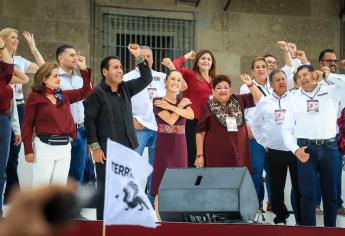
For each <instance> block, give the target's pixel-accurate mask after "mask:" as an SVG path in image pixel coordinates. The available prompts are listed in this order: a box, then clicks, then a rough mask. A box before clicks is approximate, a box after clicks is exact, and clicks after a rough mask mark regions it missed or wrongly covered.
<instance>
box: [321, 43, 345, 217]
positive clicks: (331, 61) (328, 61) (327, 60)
mask: <svg viewBox="0 0 345 236" xmlns="http://www.w3.org/2000/svg"><path fill="white" fill-rule="evenodd" d="M337 62H338V60H337V55H336V53H335V51H334V50H333V49H329V48H328V49H325V50H322V51H321V52H320V55H319V66H320V69H321V71H329V72H331V73H336V71H337ZM325 84H326V83H325ZM326 85H327V84H326ZM344 107H345V98H343V99H342V100H340V103H339V110H338V117H339V116H340V114H341V111H342V110H343V109H344ZM338 133H339V128H338V125H337V136H336V137H338ZM342 167H343V156H342V154H341V153H340V152H339V155H338V157H337V181H336V183H337V184H336V185H337V206H338V210H337V213H338V214H339V215H345V208H344V207H343V200H342V198H341V179H342V173H343V171H342ZM317 188H318V190H317V206H318V207H319V206H320V203H321V192H320V180H319V179H318V183H317ZM319 211H321V209H320V208H319Z"/></svg>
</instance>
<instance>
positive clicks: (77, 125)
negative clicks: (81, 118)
mask: <svg viewBox="0 0 345 236" xmlns="http://www.w3.org/2000/svg"><path fill="white" fill-rule="evenodd" d="M75 126H76V127H77V129H79V128H84V123H80V124H75Z"/></svg>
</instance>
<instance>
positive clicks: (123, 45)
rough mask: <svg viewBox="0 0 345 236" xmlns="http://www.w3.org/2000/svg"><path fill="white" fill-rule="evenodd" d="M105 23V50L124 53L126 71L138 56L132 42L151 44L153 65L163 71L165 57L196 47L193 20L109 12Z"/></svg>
mask: <svg viewBox="0 0 345 236" xmlns="http://www.w3.org/2000/svg"><path fill="white" fill-rule="evenodd" d="M103 23H104V24H103V25H104V31H103V47H102V48H103V53H102V54H103V56H104V57H106V56H110V55H116V56H118V57H120V59H121V61H122V65H123V67H124V72H125V73H126V72H128V71H130V70H131V69H133V68H134V60H133V58H132V57H131V56H130V53H129V52H128V49H127V46H128V44H129V43H138V44H139V45H141V46H149V47H151V49H152V52H153V62H154V64H153V69H154V70H156V71H161V72H166V68H165V67H164V66H162V65H161V61H162V59H163V58H165V57H170V58H171V59H173V58H176V57H178V56H181V55H184V54H185V53H187V52H188V51H190V50H192V49H193V48H194V22H193V21H192V20H180V19H170V18H157V17H145V16H130V15H120V14H119V15H117V14H110V13H105V14H104V15H103Z"/></svg>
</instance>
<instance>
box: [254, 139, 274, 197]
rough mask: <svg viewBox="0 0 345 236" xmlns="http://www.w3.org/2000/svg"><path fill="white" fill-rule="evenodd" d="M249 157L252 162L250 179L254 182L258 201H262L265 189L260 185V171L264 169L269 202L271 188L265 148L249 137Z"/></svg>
mask: <svg viewBox="0 0 345 236" xmlns="http://www.w3.org/2000/svg"><path fill="white" fill-rule="evenodd" d="M249 146H250V159H251V162H252V167H253V172H252V174H251V175H252V179H253V182H254V186H255V190H256V194H257V195H258V200H259V203H262V201H263V200H264V196H265V189H264V187H263V185H262V173H263V171H264V169H265V171H266V189H267V194H268V201H269V202H271V188H270V180H269V171H268V165H267V157H266V150H265V148H264V147H263V146H261V145H260V144H259V143H258V142H256V140H255V139H249Z"/></svg>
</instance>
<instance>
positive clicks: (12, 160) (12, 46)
mask: <svg viewBox="0 0 345 236" xmlns="http://www.w3.org/2000/svg"><path fill="white" fill-rule="evenodd" d="M0 35H1V37H2V38H3V39H4V42H5V46H6V49H7V51H8V52H9V54H10V56H11V57H12V60H13V64H14V66H15V67H14V75H15V76H13V78H12V80H11V82H10V83H11V84H12V87H13V89H14V96H13V97H14V99H13V101H14V102H15V103H16V105H15V106H16V107H17V111H18V118H19V124H20V126H22V122H23V116H24V95H23V92H22V90H23V88H22V84H25V83H27V82H29V78H28V77H27V76H26V75H25V73H35V72H36V71H37V69H38V68H39V66H40V65H42V64H43V63H44V59H43V57H42V56H41V54H40V52H39V51H38V49H37V48H36V44H35V39H34V36H33V34H30V33H29V32H26V31H24V33H23V36H24V37H25V39H26V41H27V43H28V45H29V47H30V50H31V53H32V55H33V56H34V58H35V63H34V62H31V61H29V60H27V59H25V58H23V57H21V56H19V55H16V54H17V48H18V44H19V40H18V30H16V29H14V28H11V27H6V28H4V29H2V30H1V31H0ZM20 143H21V142H18V137H17V135H15V133H14V132H12V138H11V144H10V154H9V157H8V164H7V168H6V173H7V182H6V189H5V202H7V200H8V195H9V193H10V192H11V190H12V189H13V187H14V186H18V187H19V181H18V173H17V166H18V155H19V151H20V147H21V145H19V144H20Z"/></svg>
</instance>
